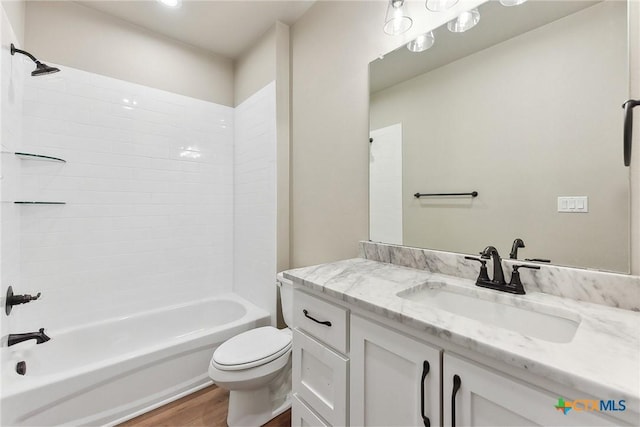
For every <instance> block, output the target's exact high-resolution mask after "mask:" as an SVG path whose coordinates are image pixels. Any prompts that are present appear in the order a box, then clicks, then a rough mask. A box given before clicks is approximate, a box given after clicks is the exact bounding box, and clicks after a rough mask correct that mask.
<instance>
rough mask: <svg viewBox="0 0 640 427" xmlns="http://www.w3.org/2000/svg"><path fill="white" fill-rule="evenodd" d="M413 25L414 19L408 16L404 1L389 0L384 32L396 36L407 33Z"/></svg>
mask: <svg viewBox="0 0 640 427" xmlns="http://www.w3.org/2000/svg"><path fill="white" fill-rule="evenodd" d="M412 25H413V19H411V18H410V17H409V15H407V12H406V10H405V6H404V0H389V6H387V14H386V15H385V19H384V32H385V33H387V34H389V35H392V36H396V35H398V34H402V33H404V32H406V31H407V30H408V29H409V28H411V26H412Z"/></svg>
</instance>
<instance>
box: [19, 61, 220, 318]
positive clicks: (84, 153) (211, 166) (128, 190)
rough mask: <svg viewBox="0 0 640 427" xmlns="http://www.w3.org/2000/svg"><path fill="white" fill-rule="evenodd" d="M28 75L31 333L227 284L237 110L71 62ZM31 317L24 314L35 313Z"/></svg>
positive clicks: (25, 213) (25, 278) (26, 229)
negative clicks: (35, 297) (36, 294)
mask: <svg viewBox="0 0 640 427" xmlns="http://www.w3.org/2000/svg"><path fill="white" fill-rule="evenodd" d="M60 68H61V69H62V72H60V73H57V74H53V75H50V76H47V77H38V78H29V79H27V80H26V81H25V100H24V118H23V121H24V123H23V125H24V128H23V135H24V144H23V150H24V151H28V152H34V153H39V154H46V155H52V156H56V157H62V158H64V159H66V160H67V163H66V164H59V163H48V162H35V161H31V162H23V163H22V166H21V180H22V182H21V189H20V197H21V198H23V199H25V200H44V201H66V202H67V205H64V206H23V207H21V208H20V213H21V222H22V223H21V245H22V247H21V258H22V261H21V274H22V283H23V286H24V288H25V289H28V290H31V291H42V293H43V296H42V300H41V301H39V302H38V303H37V304H35V303H33V304H30V306H29V307H26V308H25V309H23V313H25V316H24V317H23V318H22V321H21V323H22V327H23V329H29V328H31V329H32V328H37V327H48V328H62V327H70V326H73V325H77V324H79V323H86V322H91V321H98V320H101V319H105V318H110V317H113V316H119V315H126V314H129V313H135V312H139V311H141V310H145V309H152V308H155V307H160V306H164V305H167V304H171V303H179V302H184V301H190V300H195V299H201V298H203V297H204V296H208V295H214V294H219V293H223V292H230V291H231V290H232V280H233V276H232V275H233V271H232V263H233V260H232V254H231V251H230V250H229V248H230V247H231V246H232V244H233V109H232V108H229V107H225V106H221V105H217V104H213V103H209V102H204V101H201V100H196V99H192V98H188V97H185V96H181V95H176V94H172V93H169V92H164V91H161V90H157V89H152V88H149V87H145V86H141V85H137V84H133V83H129V82H124V81H120V80H116V79H112V78H108V77H104V76H100V75H96V74H92V73H87V72H84V71H80V70H75V69H72V68H69V67H64V66H60ZM27 312H28V313H29V315H28V316H27V315H26V313H27Z"/></svg>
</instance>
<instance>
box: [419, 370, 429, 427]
mask: <svg viewBox="0 0 640 427" xmlns="http://www.w3.org/2000/svg"><path fill="white" fill-rule="evenodd" d="M429 369H430V366H429V362H427V361H426V360H425V361H424V363H423V364H422V380H421V382H420V415H422V422H423V423H424V427H431V421H430V420H429V417H427V415H426V414H425V413H424V381H425V380H426V379H427V374H429Z"/></svg>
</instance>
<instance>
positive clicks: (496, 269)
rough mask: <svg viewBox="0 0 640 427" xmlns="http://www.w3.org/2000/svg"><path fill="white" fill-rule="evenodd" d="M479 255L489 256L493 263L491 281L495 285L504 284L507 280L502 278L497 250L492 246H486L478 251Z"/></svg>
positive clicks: (500, 262) (487, 257) (500, 260)
mask: <svg viewBox="0 0 640 427" xmlns="http://www.w3.org/2000/svg"><path fill="white" fill-rule="evenodd" d="M480 255H481V256H482V258H484V259H489V258H491V261H492V263H493V277H492V278H491V281H492V282H493V283H494V284H496V285H506V283H507V282H506V281H505V280H504V272H503V271H502V259H501V258H500V254H499V253H498V250H497V249H496V248H495V247H493V246H487V247H486V248H484V250H483V251H482V252H480Z"/></svg>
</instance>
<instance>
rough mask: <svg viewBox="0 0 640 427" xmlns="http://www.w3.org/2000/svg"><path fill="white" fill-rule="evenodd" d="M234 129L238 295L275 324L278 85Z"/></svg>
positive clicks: (246, 109)
mask: <svg viewBox="0 0 640 427" xmlns="http://www.w3.org/2000/svg"><path fill="white" fill-rule="evenodd" d="M234 123H235V138H234V141H235V153H234V165H235V170H234V178H235V179H234V188H235V190H234V191H235V193H234V207H235V209H234V220H235V226H234V258H233V259H234V290H235V292H237V293H238V294H240V295H241V296H243V297H244V298H246V299H248V300H249V301H251V302H253V303H254V304H256V305H257V306H259V307H261V308H263V309H265V310H267V311H269V312H270V313H271V314H272V319H273V320H275V304H276V286H275V276H276V234H277V231H276V211H277V207H276V84H275V82H271V83H270V84H268V85H267V86H265V87H264V88H262V89H260V90H259V91H258V92H256V93H255V94H253V95H252V96H250V97H249V98H248V99H247V100H246V101H244V102H243V103H242V104H240V105H239V106H237V107H236V110H235V121H234Z"/></svg>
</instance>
